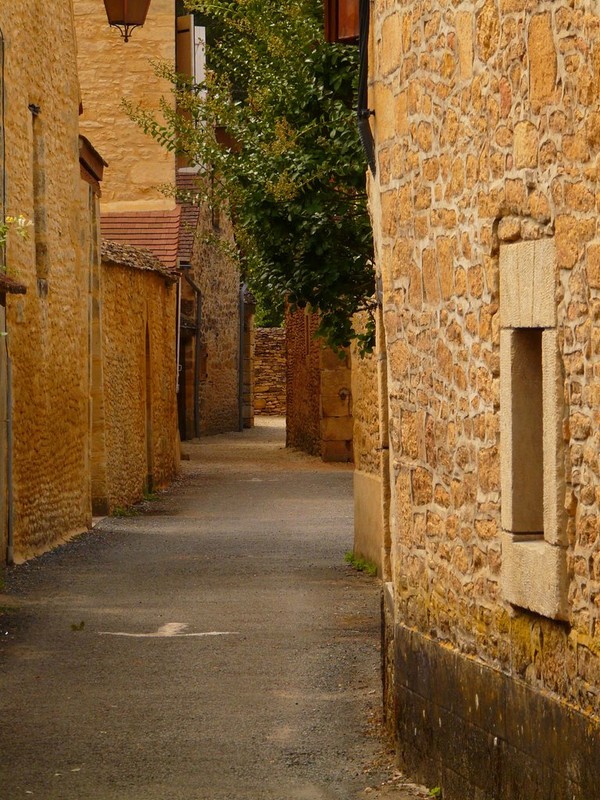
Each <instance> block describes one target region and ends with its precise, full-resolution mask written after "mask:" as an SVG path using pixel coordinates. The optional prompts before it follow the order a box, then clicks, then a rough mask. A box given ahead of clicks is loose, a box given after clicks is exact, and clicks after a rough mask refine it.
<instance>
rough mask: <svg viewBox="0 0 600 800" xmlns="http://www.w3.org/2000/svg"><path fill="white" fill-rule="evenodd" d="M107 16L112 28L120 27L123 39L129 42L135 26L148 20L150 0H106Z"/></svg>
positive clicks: (137, 26) (139, 25) (138, 26)
mask: <svg viewBox="0 0 600 800" xmlns="http://www.w3.org/2000/svg"><path fill="white" fill-rule="evenodd" d="M104 5H105V7H106V16H107V17H108V24H109V25H110V26H111V28H118V30H119V33H120V34H121V36H122V37H123V39H124V40H125V41H126V42H128V41H129V39H130V37H131V32H132V31H133V29H134V28H140V27H141V26H142V25H143V24H144V22H145V21H146V14H147V13H148V9H149V7H150V0H104Z"/></svg>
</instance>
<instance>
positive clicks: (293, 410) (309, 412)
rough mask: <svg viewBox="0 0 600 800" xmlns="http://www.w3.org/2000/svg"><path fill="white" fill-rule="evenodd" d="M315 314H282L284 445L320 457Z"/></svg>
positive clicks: (318, 369)
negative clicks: (283, 317)
mask: <svg viewBox="0 0 600 800" xmlns="http://www.w3.org/2000/svg"><path fill="white" fill-rule="evenodd" d="M318 324H319V322H318V318H317V315H316V314H308V313H307V312H305V311H304V310H302V309H298V310H297V311H294V312H293V313H291V312H289V311H287V312H286V315H285V331H286V340H287V346H286V353H287V381H286V387H287V400H286V408H287V417H286V445H287V446H288V447H297V448H298V449H299V450H304V451H305V452H306V453H310V454H311V455H314V456H320V455H321V429H320V425H321V423H320V420H321V409H320V393H321V369H320V364H319V348H318V347H317V346H316V343H315V342H314V341H313V333H314V331H315V330H316V328H317V327H318Z"/></svg>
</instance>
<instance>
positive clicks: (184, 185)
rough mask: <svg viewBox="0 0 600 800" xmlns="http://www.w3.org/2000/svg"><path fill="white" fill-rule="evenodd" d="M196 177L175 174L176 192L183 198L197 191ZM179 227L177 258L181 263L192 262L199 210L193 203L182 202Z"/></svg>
mask: <svg viewBox="0 0 600 800" xmlns="http://www.w3.org/2000/svg"><path fill="white" fill-rule="evenodd" d="M197 181H198V176H197V175H196V174H195V173H193V172H181V171H178V172H177V192H178V194H179V193H181V195H182V196H183V197H185V195H186V193H188V192H189V193H190V194H192V193H193V192H194V191H196V190H197ZM179 207H180V208H181V226H180V228H179V258H180V259H181V260H182V261H191V260H192V251H193V249H194V239H195V237H196V229H197V228H198V219H199V215H200V208H199V207H198V206H197V205H194V203H190V202H182V203H180V205H179Z"/></svg>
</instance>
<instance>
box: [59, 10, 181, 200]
mask: <svg viewBox="0 0 600 800" xmlns="http://www.w3.org/2000/svg"><path fill="white" fill-rule="evenodd" d="M74 7H75V19H76V25H77V43H78V55H79V59H78V62H79V80H80V82H81V98H82V102H83V115H82V117H81V132H82V133H83V134H85V135H86V136H87V137H88V138H89V139H90V140H91V141H92V142H93V143H94V146H95V147H96V148H97V149H98V150H99V152H100V153H102V156H103V157H104V158H105V160H106V161H107V162H108V164H109V168H108V169H107V170H106V173H105V176H104V180H103V183H102V210H103V211H104V212H108V211H129V210H131V211H142V210H146V211H150V210H155V209H169V208H173V206H174V201H173V199H172V198H169V197H165V195H164V194H163V193H162V192H161V190H160V187H161V186H162V185H164V184H172V183H173V181H174V178H175V156H174V154H173V153H170V152H168V151H167V150H166V149H165V148H164V147H162V146H161V145H160V144H159V143H158V142H156V141H155V140H154V139H152V138H151V137H150V136H148V135H146V134H145V133H144V132H143V131H142V130H141V128H139V127H138V126H137V125H136V123H135V122H132V120H131V119H130V118H129V117H128V116H127V114H126V113H125V111H124V110H123V108H122V107H121V101H122V100H123V99H125V100H127V101H128V102H130V103H132V105H134V106H136V105H137V104H138V103H142V104H143V105H144V107H145V108H148V109H152V110H156V109H157V108H158V103H159V99H160V98H161V96H164V97H165V98H167V99H168V98H169V97H171V85H170V83H169V81H167V80H166V79H164V78H159V77H158V76H156V75H155V74H154V71H153V68H152V66H151V64H150V59H156V60H157V61H161V60H164V61H166V62H168V63H170V64H173V63H174V61H175V3H174V0H152V3H151V4H150V9H149V11H148V17H147V19H146V23H145V25H144V26H143V27H142V28H136V30H135V31H134V32H133V36H132V37H131V39H130V41H128V42H127V44H125V43H124V42H123V39H122V38H121V37H120V35H119V33H118V31H117V30H116V29H115V28H110V27H109V26H108V22H107V18H106V11H105V9H104V4H103V3H97V2H96V1H95V0H74ZM150 87H151V91H149V88H150ZM124 142H126V143H127V146H126V147H124V146H123V143H124Z"/></svg>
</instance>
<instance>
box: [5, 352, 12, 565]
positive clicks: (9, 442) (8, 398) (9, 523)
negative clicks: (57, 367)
mask: <svg viewBox="0 0 600 800" xmlns="http://www.w3.org/2000/svg"><path fill="white" fill-rule="evenodd" d="M6 350H7V358H6V383H7V386H6V503H7V506H8V509H7V515H6V561H7V563H8V564H14V525H13V479H12V457H13V415H12V361H11V359H10V355H8V348H7V349H6Z"/></svg>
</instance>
